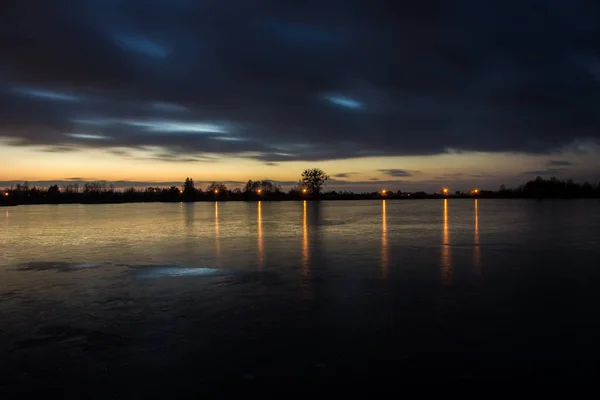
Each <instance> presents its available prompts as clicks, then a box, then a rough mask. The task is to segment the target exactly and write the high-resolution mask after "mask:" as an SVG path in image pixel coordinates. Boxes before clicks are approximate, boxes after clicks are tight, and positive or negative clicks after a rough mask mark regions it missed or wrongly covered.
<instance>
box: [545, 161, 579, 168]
mask: <svg viewBox="0 0 600 400" xmlns="http://www.w3.org/2000/svg"><path fill="white" fill-rule="evenodd" d="M546 165H548V166H550V167H569V166H572V165H575V164H573V163H572V162H570V161H563V160H550V161H548V162H547V163H546Z"/></svg>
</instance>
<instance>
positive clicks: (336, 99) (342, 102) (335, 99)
mask: <svg viewBox="0 0 600 400" xmlns="http://www.w3.org/2000/svg"><path fill="white" fill-rule="evenodd" d="M325 100H327V101H329V102H330V103H332V104H335V105H336V106H341V107H345V108H351V109H354V110H357V109H360V108H362V107H363V106H362V104H361V103H360V102H359V101H357V100H354V99H351V98H349V97H344V96H338V95H326V96H325Z"/></svg>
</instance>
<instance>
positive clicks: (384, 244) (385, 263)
mask: <svg viewBox="0 0 600 400" xmlns="http://www.w3.org/2000/svg"><path fill="white" fill-rule="evenodd" d="M386 206H387V205H386V200H382V202H381V277H382V278H383V279H387V277H388V269H389V260H388V257H389V255H388V238H387V209H386Z"/></svg>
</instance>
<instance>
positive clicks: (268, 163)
mask: <svg viewBox="0 0 600 400" xmlns="http://www.w3.org/2000/svg"><path fill="white" fill-rule="evenodd" d="M265 165H267V166H269V167H277V166H279V164H277V163H276V162H266V163H265Z"/></svg>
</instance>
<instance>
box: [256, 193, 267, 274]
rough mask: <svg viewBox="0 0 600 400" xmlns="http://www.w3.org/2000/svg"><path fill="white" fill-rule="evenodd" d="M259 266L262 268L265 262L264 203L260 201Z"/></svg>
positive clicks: (258, 208)
mask: <svg viewBox="0 0 600 400" xmlns="http://www.w3.org/2000/svg"><path fill="white" fill-rule="evenodd" d="M257 211H258V266H259V268H262V266H263V265H264V262H265V256H264V248H263V232H262V204H261V202H260V201H259V202H258V207H257Z"/></svg>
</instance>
